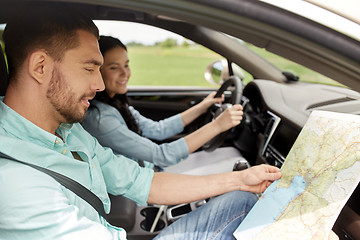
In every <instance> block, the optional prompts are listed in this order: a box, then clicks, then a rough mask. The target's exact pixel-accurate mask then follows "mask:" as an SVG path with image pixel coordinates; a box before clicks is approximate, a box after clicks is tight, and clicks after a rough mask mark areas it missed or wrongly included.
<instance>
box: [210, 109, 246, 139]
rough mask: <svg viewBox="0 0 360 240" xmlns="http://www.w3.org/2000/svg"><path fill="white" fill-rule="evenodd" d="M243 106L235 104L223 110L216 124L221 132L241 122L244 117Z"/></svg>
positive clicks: (215, 121)
mask: <svg viewBox="0 0 360 240" xmlns="http://www.w3.org/2000/svg"><path fill="white" fill-rule="evenodd" d="M242 110H243V107H242V106H241V105H240V104H235V105H233V106H232V107H229V108H228V109H226V110H225V111H224V112H222V113H221V114H220V115H219V116H218V117H217V118H216V119H215V120H214V123H216V126H217V127H218V128H219V130H220V131H221V132H225V131H227V130H229V129H230V128H233V127H235V126H237V125H239V124H240V123H241V120H242V117H243V111H242Z"/></svg>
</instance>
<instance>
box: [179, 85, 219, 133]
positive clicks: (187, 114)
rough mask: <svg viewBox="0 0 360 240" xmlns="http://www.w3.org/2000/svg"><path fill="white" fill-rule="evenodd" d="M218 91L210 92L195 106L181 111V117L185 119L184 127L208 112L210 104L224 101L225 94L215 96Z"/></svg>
mask: <svg viewBox="0 0 360 240" xmlns="http://www.w3.org/2000/svg"><path fill="white" fill-rule="evenodd" d="M215 94H216V92H212V93H210V94H209V95H208V96H207V97H206V98H204V100H202V101H201V102H200V103H198V104H196V105H195V106H193V107H191V108H189V109H187V110H185V111H184V112H182V113H181V118H182V120H183V124H184V127H185V126H187V125H188V124H190V123H191V122H192V121H194V120H195V119H196V118H198V117H199V116H200V115H201V114H203V113H206V111H207V110H208V109H209V107H210V106H212V105H213V104H214V103H222V102H223V101H224V96H221V97H220V98H214V96H215Z"/></svg>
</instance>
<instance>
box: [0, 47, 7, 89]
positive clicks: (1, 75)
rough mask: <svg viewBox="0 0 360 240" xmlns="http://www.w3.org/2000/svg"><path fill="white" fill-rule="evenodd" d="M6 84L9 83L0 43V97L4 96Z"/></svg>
mask: <svg viewBox="0 0 360 240" xmlns="http://www.w3.org/2000/svg"><path fill="white" fill-rule="evenodd" d="M8 82H9V77H8V72H7V67H6V62H5V56H4V52H3V50H2V47H1V43H0V96H4V95H5V91H6V88H7V86H8Z"/></svg>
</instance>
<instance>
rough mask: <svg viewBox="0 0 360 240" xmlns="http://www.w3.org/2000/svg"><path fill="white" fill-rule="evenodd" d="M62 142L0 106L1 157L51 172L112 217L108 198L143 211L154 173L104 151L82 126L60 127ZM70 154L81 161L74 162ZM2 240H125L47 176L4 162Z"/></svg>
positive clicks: (0, 174) (0, 172)
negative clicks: (67, 180) (125, 200)
mask: <svg viewBox="0 0 360 240" xmlns="http://www.w3.org/2000/svg"><path fill="white" fill-rule="evenodd" d="M56 133H57V134H58V135H59V136H61V138H59V137H57V136H55V135H53V134H50V133H48V132H46V131H44V130H43V129H41V128H39V127H37V126H36V125H34V124H33V123H31V122H30V121H28V120H27V119H25V118H23V117H22V116H21V115H19V114H18V113H16V112H15V111H13V110H12V109H11V108H9V107H8V106H7V105H5V104H4V103H3V102H2V101H0V151H1V152H3V153H5V154H7V155H10V156H12V157H14V158H16V159H19V160H21V161H25V162H29V163H32V164H35V165H39V166H41V167H45V168H48V169H51V170H53V171H56V172H59V173H61V174H63V175H65V176H68V177H70V178H72V179H74V180H75V181H78V182H79V183H81V184H82V185H83V186H85V187H87V188H88V189H90V190H91V191H92V192H93V193H95V194H96V195H97V196H98V197H99V198H100V199H101V201H102V202H103V204H104V208H105V211H106V212H109V211H110V200H109V198H108V194H107V192H109V193H111V194H113V195H119V194H121V195H124V196H126V197H128V198H130V199H132V200H134V201H136V202H137V203H138V204H141V205H145V204H146V201H147V197H148V194H149V191H150V185H151V181H152V177H153V174H154V173H153V171H152V170H151V169H148V168H141V167H139V166H138V164H137V163H136V162H134V161H132V160H130V159H128V158H125V157H123V156H121V155H119V156H117V155H114V154H113V152H112V150H111V149H109V148H103V147H102V146H101V145H100V144H99V143H98V142H97V140H96V139H95V138H93V137H92V136H91V135H90V134H89V133H87V132H86V131H85V130H84V129H83V128H82V127H81V125H80V124H61V125H60V126H59V128H58V129H57V130H56ZM72 152H76V153H78V154H79V155H80V157H81V159H82V160H83V161H80V160H75V159H74V158H73V155H72ZM0 239H11V240H15V239H32V240H36V239H87V240H89V239H126V233H125V231H124V230H123V229H121V228H116V227H113V226H111V225H110V224H108V223H107V222H106V221H105V220H104V219H103V218H102V217H101V216H100V215H99V214H98V213H97V212H96V210H95V209H94V208H93V207H92V206H91V205H89V204H88V203H87V202H86V201H84V200H83V199H81V198H80V197H78V196H77V195H76V194H74V193H73V192H71V191H70V190H67V189H66V188H65V187H63V186H62V185H60V184H59V183H58V182H57V181H56V180H54V179H53V178H52V177H50V176H49V175H47V174H45V173H43V172H40V171H38V170H36V169H34V168H32V167H29V166H26V165H24V164H21V163H17V162H14V161H11V160H7V159H2V158H0Z"/></svg>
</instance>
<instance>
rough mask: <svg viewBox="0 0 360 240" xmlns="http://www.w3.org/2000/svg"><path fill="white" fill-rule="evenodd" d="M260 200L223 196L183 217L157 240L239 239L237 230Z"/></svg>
mask: <svg viewBox="0 0 360 240" xmlns="http://www.w3.org/2000/svg"><path fill="white" fill-rule="evenodd" d="M257 200H258V198H257V196H256V195H255V194H253V193H249V192H242V191H234V192H230V193H226V194H223V195H221V196H218V197H216V198H213V199H211V200H210V201H209V202H207V203H206V204H204V205H203V206H201V207H199V208H198V209H196V210H194V211H192V212H190V213H188V214H187V215H186V216H185V217H182V218H180V219H179V220H177V221H176V222H174V223H173V224H171V225H170V226H168V227H167V228H165V229H164V230H163V231H162V232H161V233H160V234H159V235H158V236H157V237H156V238H154V239H156V240H176V239H181V240H197V239H201V240H205V239H206V240H210V239H217V240H220V239H221V240H223V239H235V238H234V236H233V233H234V231H235V230H236V228H237V227H238V226H239V224H240V223H241V222H242V220H243V219H244V218H245V216H246V215H247V213H248V212H249V211H250V209H251V208H252V206H253V205H254V204H255V202H256V201H257Z"/></svg>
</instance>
